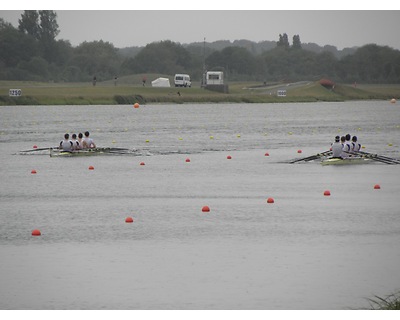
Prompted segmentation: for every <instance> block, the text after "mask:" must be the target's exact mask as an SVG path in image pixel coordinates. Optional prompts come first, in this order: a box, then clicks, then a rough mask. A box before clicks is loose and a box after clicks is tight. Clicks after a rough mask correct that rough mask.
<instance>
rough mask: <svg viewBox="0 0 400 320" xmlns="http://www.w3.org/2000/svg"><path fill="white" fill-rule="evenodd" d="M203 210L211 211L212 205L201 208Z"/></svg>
mask: <svg viewBox="0 0 400 320" xmlns="http://www.w3.org/2000/svg"><path fill="white" fill-rule="evenodd" d="M201 211H203V212H210V207H209V206H204V207H203V208H201Z"/></svg>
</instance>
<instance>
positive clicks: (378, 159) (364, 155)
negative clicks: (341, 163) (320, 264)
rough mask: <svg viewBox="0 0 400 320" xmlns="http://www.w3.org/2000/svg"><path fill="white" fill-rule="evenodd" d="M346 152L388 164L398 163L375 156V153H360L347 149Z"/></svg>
mask: <svg viewBox="0 0 400 320" xmlns="http://www.w3.org/2000/svg"><path fill="white" fill-rule="evenodd" d="M345 152H346V153H348V154H351V155H354V156H360V157H362V158H366V159H372V160H375V161H379V162H382V163H386V164H396V162H392V161H390V160H385V159H380V158H378V157H376V156H374V155H373V154H370V155H369V154H362V153H358V152H347V151H345Z"/></svg>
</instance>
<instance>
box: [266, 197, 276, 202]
mask: <svg viewBox="0 0 400 320" xmlns="http://www.w3.org/2000/svg"><path fill="white" fill-rule="evenodd" d="M274 202H275V200H274V198H268V199H267V203H274Z"/></svg>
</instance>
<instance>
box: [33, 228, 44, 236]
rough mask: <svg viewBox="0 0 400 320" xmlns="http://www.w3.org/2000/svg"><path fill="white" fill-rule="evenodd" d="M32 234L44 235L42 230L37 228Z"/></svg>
mask: <svg viewBox="0 0 400 320" xmlns="http://www.w3.org/2000/svg"><path fill="white" fill-rule="evenodd" d="M32 235H33V236H40V235H42V234H41V232H40V230H38V229H35V230H33V231H32Z"/></svg>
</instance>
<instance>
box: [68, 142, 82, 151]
mask: <svg viewBox="0 0 400 320" xmlns="http://www.w3.org/2000/svg"><path fill="white" fill-rule="evenodd" d="M71 143H72V150H79V149H82V147H81V145H80V144H79V141H78V140H71Z"/></svg>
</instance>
